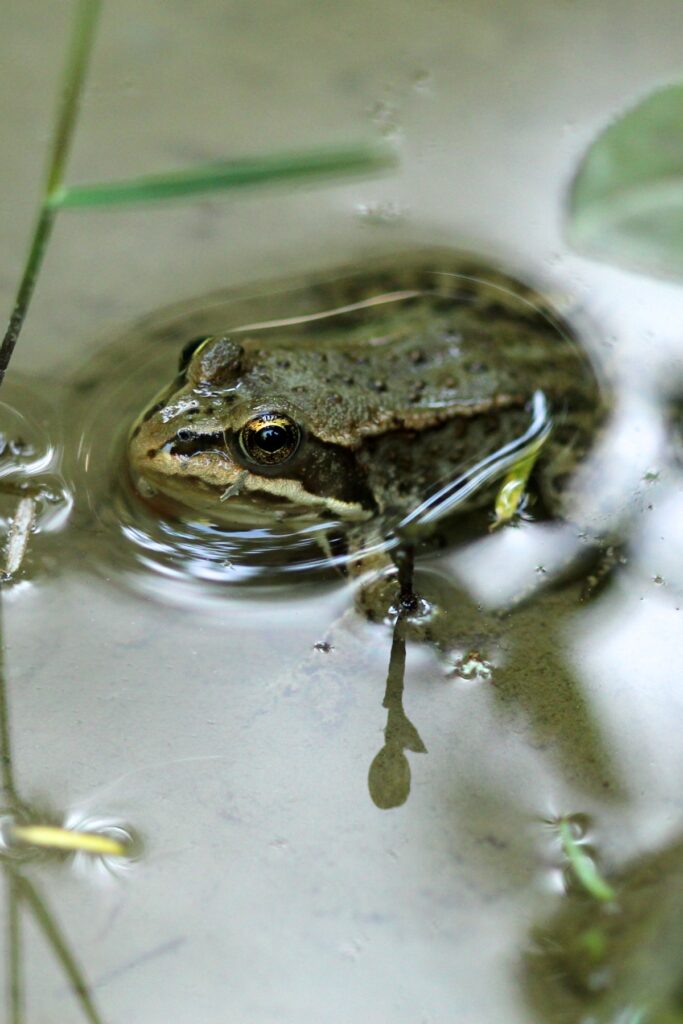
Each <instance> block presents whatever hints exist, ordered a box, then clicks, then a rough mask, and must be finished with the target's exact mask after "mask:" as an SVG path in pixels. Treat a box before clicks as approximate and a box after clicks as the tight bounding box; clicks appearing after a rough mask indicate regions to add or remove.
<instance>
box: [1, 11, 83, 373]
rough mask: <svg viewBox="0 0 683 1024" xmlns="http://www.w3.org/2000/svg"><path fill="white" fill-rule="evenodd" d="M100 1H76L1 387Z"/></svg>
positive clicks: (39, 258) (49, 214)
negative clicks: (55, 118)
mask: <svg viewBox="0 0 683 1024" xmlns="http://www.w3.org/2000/svg"><path fill="white" fill-rule="evenodd" d="M100 6H101V2H100V0H79V3H78V6H77V8H76V14H75V18H74V29H73V35H72V39H71V46H70V47H69V53H68V55H67V59H66V66H65V70H64V77H63V85H62V98H61V102H60V106H59V112H58V114H57V125H56V127H55V133H54V136H53V140H52V151H51V153H50V157H49V160H48V168H47V176H46V181H45V190H44V193H43V199H42V203H41V209H40V213H39V215H38V220H37V222H36V226H35V228H34V231H33V238H32V240H31V245H30V248H29V253H28V257H27V260H26V265H25V267H24V272H23V274H22V277H21V281H20V282H19V289H18V291H17V296H16V299H15V301H14V308H13V310H12V315H11V316H10V319H9V324H8V326H7V331H6V333H5V337H4V339H3V342H2V345H1V346H0V384H2V382H3V380H4V378H5V373H6V372H7V367H8V366H9V361H10V359H11V358H12V353H13V352H14V348H15V346H16V343H17V341H18V339H19V335H20V333H21V329H22V327H23V324H24V320H25V319H26V313H27V311H28V307H29V303H30V302H31V296H32V295H33V290H34V288H35V284H36V279H37V277H38V272H39V271H40V267H41V264H42V262H43V257H44V255H45V249H46V247H47V243H48V241H49V238H50V234H51V232H52V226H53V223H54V218H55V213H56V209H55V208H54V206H53V204H52V197H53V196H54V195H56V194H58V192H59V191H60V189H61V185H62V181H63V177H64V170H65V168H66V161H67V158H68V155H69V149H70V147H71V140H72V137H73V130H74V126H75V124H76V115H77V113H78V103H79V99H80V95H81V90H82V88H83V81H84V79H85V73H86V71H87V66H88V58H89V57H90V52H91V50H92V41H93V38H94V34H95V28H96V26H97V18H98V16H99V12H100Z"/></svg>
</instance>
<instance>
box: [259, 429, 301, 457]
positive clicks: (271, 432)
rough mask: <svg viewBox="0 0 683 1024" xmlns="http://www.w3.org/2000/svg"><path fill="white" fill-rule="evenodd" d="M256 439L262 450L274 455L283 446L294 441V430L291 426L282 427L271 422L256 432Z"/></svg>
mask: <svg viewBox="0 0 683 1024" xmlns="http://www.w3.org/2000/svg"><path fill="white" fill-rule="evenodd" d="M255 441H256V444H257V445H258V446H259V448H261V450H262V451H264V452H269V453H270V454H271V455H274V454H275V453H276V452H279V451H280V449H281V448H284V447H285V446H286V445H289V444H291V443H292V430H291V428H290V427H280V426H277V425H276V424H271V425H270V426H267V427H261V429H260V430H258V431H257V432H256V438H255Z"/></svg>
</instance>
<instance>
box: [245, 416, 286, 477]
mask: <svg viewBox="0 0 683 1024" xmlns="http://www.w3.org/2000/svg"><path fill="white" fill-rule="evenodd" d="M300 440H301V430H300V429H299V426H298V425H297V424H296V423H295V422H294V420H292V419H290V418H289V416H285V415H283V414H282V413H278V412H265V413H262V414H261V415H260V416H256V417H255V418H254V419H253V420H249V422H248V423H245V425H244V426H243V427H242V429H241V431H240V435H239V442H240V447H241V449H242V451H243V452H244V454H245V455H246V457H247V458H248V459H249V460H250V462H255V463H257V464H258V465H259V466H277V465H278V464H279V463H281V462H286V461H287V459H290V458H291V457H292V455H294V452H295V451H296V450H297V448H298V447H299V441H300Z"/></svg>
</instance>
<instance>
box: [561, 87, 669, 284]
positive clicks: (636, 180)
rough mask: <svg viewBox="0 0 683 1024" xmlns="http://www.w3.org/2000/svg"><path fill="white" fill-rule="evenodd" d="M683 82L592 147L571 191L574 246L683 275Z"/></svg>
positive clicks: (650, 99)
mask: <svg viewBox="0 0 683 1024" xmlns="http://www.w3.org/2000/svg"><path fill="white" fill-rule="evenodd" d="M681 125H683V83H679V84H675V85H670V86H668V87H666V88H664V89H660V90H658V91H657V92H655V93H653V94H652V95H650V96H648V97H647V98H646V99H644V100H643V101H642V102H641V103H639V104H638V106H636V107H634V108H633V109H632V110H629V111H627V113H626V114H624V115H623V116H622V117H620V118H619V120H617V121H615V122H614V124H612V125H610V126H609V127H608V128H607V129H606V130H605V131H604V132H603V133H602V134H601V135H600V136H599V137H598V138H597V139H596V140H595V142H593V144H592V146H591V147H590V149H589V150H588V152H587V154H586V156H585V157H584V159H583V161H582V163H581V165H580V166H579V169H578V171H577V173H576V176H575V178H574V181H573V183H572V187H571V190H570V195H569V209H568V224H567V229H568V234H569V239H570V242H571V243H572V245H574V246H575V248H577V249H580V250H583V251H585V252H586V253H587V254H590V255H594V256H597V257H598V258H601V259H605V260H610V261H613V262H615V263H627V264H632V265H634V266H637V267H639V268H641V269H642V270H644V271H649V272H652V273H656V274H662V275H674V276H679V277H680V276H683V131H681Z"/></svg>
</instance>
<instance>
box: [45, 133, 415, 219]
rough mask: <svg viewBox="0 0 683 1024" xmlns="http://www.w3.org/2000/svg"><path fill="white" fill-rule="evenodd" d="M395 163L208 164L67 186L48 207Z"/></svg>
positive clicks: (368, 159) (308, 158)
mask: <svg viewBox="0 0 683 1024" xmlns="http://www.w3.org/2000/svg"><path fill="white" fill-rule="evenodd" d="M394 163H395V157H394V155H393V153H392V152H391V150H388V149H386V148H384V147H378V146H371V145H365V146H353V147H348V148H345V149H328V150H313V151H310V152H303V153H291V154H280V155H275V156H265V157H259V158H254V159H250V158H246V159H241V160H230V161H226V162H224V163H213V164H203V165H202V166H200V167H194V168H190V169H188V170H186V171H175V172H171V173H169V174H161V175H148V176H145V177H141V178H130V179H127V180H125V181H108V182H104V183H102V184H96V185H65V186H63V187H61V188H59V189H57V190H56V191H55V192H54V193H53V194H52V195H51V196H50V199H49V202H50V206H51V207H52V208H56V209H75V208H84V207H90V208H92V207H95V206H105V207H106V206H121V205H124V204H126V205H127V204H130V203H149V202H155V201H157V200H165V199H179V198H182V197H185V196H193V195H200V194H206V193H211V192H219V191H223V190H229V189H236V188H245V187H248V186H254V185H271V184H274V183H277V182H283V181H296V180H300V179H304V178H318V177H323V176H326V175H342V174H350V173H365V174H367V173H369V172H371V171H375V170H381V169H383V168H386V167H389V166H391V165H393V164H394Z"/></svg>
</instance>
